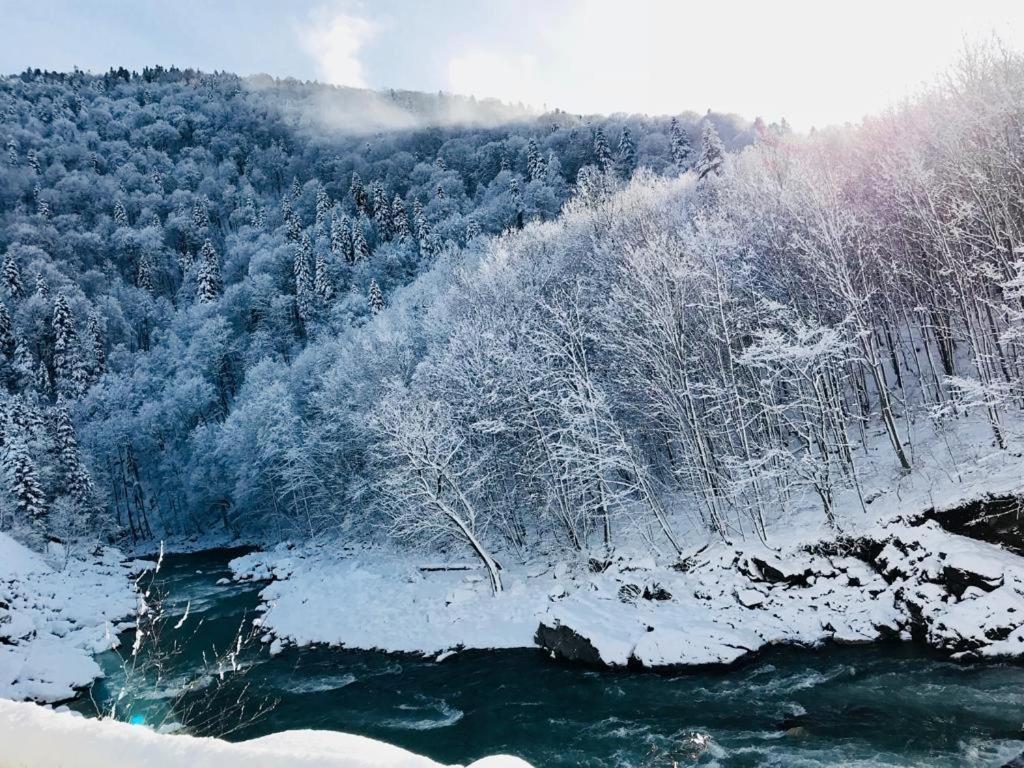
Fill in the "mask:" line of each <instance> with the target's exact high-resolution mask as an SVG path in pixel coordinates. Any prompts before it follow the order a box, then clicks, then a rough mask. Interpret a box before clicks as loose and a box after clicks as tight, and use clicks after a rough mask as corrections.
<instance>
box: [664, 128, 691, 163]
mask: <svg viewBox="0 0 1024 768" xmlns="http://www.w3.org/2000/svg"><path fill="white" fill-rule="evenodd" d="M669 142H670V143H671V147H672V162H674V163H675V164H676V167H677V168H679V170H681V171H684V170H686V169H687V167H688V166H689V163H690V155H691V153H692V152H693V148H692V146H691V145H690V134H689V133H688V132H687V130H686V129H685V128H683V127H682V126H681V125H679V120H677V119H676V118H674V117H673V118H672V120H671V122H670V123H669Z"/></svg>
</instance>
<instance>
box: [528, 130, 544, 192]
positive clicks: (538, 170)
mask: <svg viewBox="0 0 1024 768" xmlns="http://www.w3.org/2000/svg"><path fill="white" fill-rule="evenodd" d="M546 165H547V164H546V163H545V161H544V156H543V155H542V154H541V153H540V149H539V148H538V147H537V141H536V140H535V139H532V138H531V139H530V140H529V141H528V142H527V143H526V172H527V174H528V175H529V178H530V181H541V180H543V178H544V174H545V172H546V171H547V167H546Z"/></svg>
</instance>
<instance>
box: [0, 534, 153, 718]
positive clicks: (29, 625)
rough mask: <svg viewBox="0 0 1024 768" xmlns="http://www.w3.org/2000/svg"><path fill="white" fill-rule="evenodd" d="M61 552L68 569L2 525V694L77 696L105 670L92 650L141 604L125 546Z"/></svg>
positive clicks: (53, 698)
mask: <svg viewBox="0 0 1024 768" xmlns="http://www.w3.org/2000/svg"><path fill="white" fill-rule="evenodd" d="M54 554H55V555H59V554H60V553H54ZM53 559H55V560H56V559H58V558H57V557H54V558H53ZM59 560H60V566H61V567H60V569H58V568H57V567H55V566H54V565H51V564H50V563H49V562H47V560H46V559H45V558H44V557H42V556H41V555H39V554H37V553H35V552H32V551H30V550H28V549H26V548H25V547H23V546H22V545H21V544H19V543H17V542H16V541H14V540H13V539H12V538H11V537H10V536H8V535H6V534H3V533H0V698H10V699H34V700H36V701H60V700H62V699H68V698H70V697H71V696H73V695H74V689H75V688H79V687H82V686H85V685H88V684H89V683H90V682H92V680H93V679H95V678H96V677H98V676H100V674H101V672H100V668H99V666H98V665H97V664H96V662H95V661H94V660H93V658H92V655H93V654H94V653H97V652H99V651H102V650H106V649H108V648H110V645H111V642H112V640H111V635H112V634H113V633H115V632H116V631H117V629H118V627H116V626H113V627H112V626H111V625H113V624H115V623H116V622H118V621H120V620H121V619H123V618H124V617H126V616H129V615H131V614H132V613H133V612H134V610H135V605H136V603H135V593H134V591H133V589H132V583H131V579H130V571H131V566H130V565H129V564H125V563H124V557H123V556H122V555H121V553H120V552H118V551H117V550H114V549H104V550H102V551H101V552H98V553H96V554H95V555H93V556H90V557H89V558H88V559H80V558H77V557H71V558H68V559H67V560H66V564H65V562H64V558H63V557H60V558H59Z"/></svg>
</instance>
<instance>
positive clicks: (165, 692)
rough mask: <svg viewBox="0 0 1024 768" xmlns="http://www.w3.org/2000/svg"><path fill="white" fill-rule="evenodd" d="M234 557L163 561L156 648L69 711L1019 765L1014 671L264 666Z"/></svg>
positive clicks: (679, 761)
mask: <svg viewBox="0 0 1024 768" xmlns="http://www.w3.org/2000/svg"><path fill="white" fill-rule="evenodd" d="M235 554H237V553H235ZM231 556H232V553H229V552H209V553H200V554H191V555H171V556H167V557H166V558H165V560H164V563H163V567H162V568H161V570H160V572H159V574H157V575H156V576H155V578H154V579H153V585H152V586H153V597H154V600H153V602H154V603H156V602H157V600H156V599H155V598H156V597H157V595H158V594H161V595H162V599H161V600H160V601H159V602H160V603H161V604H162V606H163V608H162V611H163V616H164V618H163V619H162V620H161V621H160V622H158V623H157V626H160V627H162V629H161V631H160V633H159V637H158V638H157V639H156V640H153V639H152V638H149V637H147V638H144V639H143V642H142V643H141V644H140V650H139V653H138V655H137V656H136V657H135V662H134V664H132V663H128V664H127V665H126V664H125V661H124V659H128V660H129V662H131V660H132V657H131V646H132V643H133V633H128V634H127V635H126V637H125V638H124V641H125V642H124V644H123V647H122V650H121V653H120V655H119V654H117V653H113V652H111V653H105V654H102V655H101V656H100V657H98V658H99V661H100V663H101V666H103V668H104V670H105V671H106V674H107V677H106V678H105V679H103V680H100V681H98V682H97V683H96V684H95V685H94V686H93V688H92V690H91V691H89V692H86V693H83V695H82V696H80V697H79V698H78V699H77V700H76V701H75V702H74V703H73V708H75V709H77V710H78V711H81V712H84V713H86V714H90V715H92V714H95V713H96V711H97V709H101V710H103V711H105V712H109V711H110V710H111V706H112V704H113V703H115V701H116V711H117V716H118V717H120V718H123V719H126V720H134V721H135V722H145V723H147V724H149V725H152V726H154V727H158V728H164V729H171V728H174V727H181V726H184V728H185V730H187V731H189V732H192V733H197V734H202V735H222V736H224V737H225V738H228V739H232V740H239V739H246V738H252V737H256V736H262V735H265V734H267V733H272V732H276V731H281V730H286V729H294V728H323V729H333V730H341V731H348V732H351V733H358V734H362V735H366V736H371V737H373V738H377V739H381V740H383V741H387V742H390V743H393V744H397V745H399V746H402V747H406V748H408V749H411V750H413V751H415V752H419V753H422V754H425V755H428V756H430V757H432V758H435V759H437V760H440V761H442V762H447V763H466V762H469V761H471V760H473V759H476V758H478V757H481V756H484V755H488V754H496V753H509V754H514V755H518V756H520V757H523V758H524V759H526V760H529V761H531V762H532V763H533V764H534V765H535V766H537V768H560V767H562V766H594V767H603V766H608V767H609V768H611V767H612V766H614V767H615V768H621V767H625V766H636V767H639V766H644V767H647V766H650V767H651V768H654V767H655V766H658V767H661V766H664V767H665V768H672V766H673V765H679V766H689V765H701V766H711V765H718V766H729V767H736V768H740V767H745V766H786V767H787V768H788V767H789V766H793V767H799V766H840V765H841V766H911V765H912V766H929V767H930V768H931V767H939V766H951V767H952V766H958V767H959V766H1001V765H1003V764H1004V763H1005V762H1006V761H1007V760H1008V759H1010V758H1011V757H1012V756H1014V755H1017V754H1019V753H1020V752H1021V751H1024V731H1022V725H1024V667H1022V666H1020V665H1012V664H995V663H988V664H960V663H955V662H951V661H948V660H943V659H940V658H937V657H935V656H933V655H931V654H928V653H926V652H925V651H923V650H922V649H920V648H917V647H914V646H912V645H909V644H904V645H898V644H896V645H885V646H871V647H857V648H850V647H846V648H844V647H828V648H824V649H818V650H804V649H793V648H788V649H776V650H773V651H771V652H768V653H765V654H762V655H760V656H759V657H758V658H757V659H755V660H753V661H750V662H748V663H745V664H742V665H740V666H738V667H735V668H730V669H728V670H713V671H707V670H701V671H694V672H688V673H676V674H659V673H653V672H642V671H638V672H599V671H594V670H588V669H582V668H576V667H572V666H567V665H564V664H561V663H557V662H554V661H552V660H550V659H549V658H548V657H547V655H546V654H545V653H543V652H542V651H540V650H521V651H495V652H481V651H476V652H464V653H459V654H455V655H454V656H451V657H450V658H447V659H445V660H443V661H441V662H435V661H431V660H426V659H421V658H417V657H412V656H396V655H393V654H385V653H379V652H369V651H355V650H345V649H340V648H315V649H286V650H285V651H284V652H282V653H280V654H278V655H275V656H271V655H270V654H269V652H268V650H267V645H266V644H264V643H260V642H259V640H258V635H257V636H255V637H254V638H253V641H252V642H246V643H243V645H242V647H241V648H240V649H239V646H238V637H241V636H245V637H248V636H249V634H250V629H249V627H250V622H251V620H252V618H253V617H255V616H258V613H257V612H256V608H257V606H258V604H259V600H258V589H259V587H258V585H239V584H234V583H225V581H224V580H225V579H227V577H228V576H229V575H230V572H229V569H228V566H227V563H228V561H229V559H230V557H231ZM218 582H220V583H218ZM186 608H187V610H188V616H187V617H186V618H185V620H184V621H181V619H182V617H183V616H184V615H185V611H186ZM311 620H313V621H315V620H316V618H315V616H314V617H311ZM179 623H180V625H181V626H180V627H178V628H175V627H176V625H178V624H179ZM240 629H241V632H239V630H240ZM395 631H396V632H401V631H403V629H402V627H395ZM233 651H237V653H234V654H233V656H232V654H231V653H228V652H233ZM225 653H227V655H225ZM133 667H134V668H133ZM121 692H123V695H121ZM118 696H120V698H119V699H118V698H117V697H118Z"/></svg>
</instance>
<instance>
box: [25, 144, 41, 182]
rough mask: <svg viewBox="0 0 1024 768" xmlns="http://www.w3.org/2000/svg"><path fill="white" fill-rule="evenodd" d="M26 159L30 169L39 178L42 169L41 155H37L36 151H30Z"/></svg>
mask: <svg viewBox="0 0 1024 768" xmlns="http://www.w3.org/2000/svg"><path fill="white" fill-rule="evenodd" d="M25 159H26V160H28V167H29V168H31V169H32V173H34V174H35V175H36V176H38V175H39V174H40V172H41V169H40V166H39V155H37V154H36V151H35V150H34V149H30V150H29V151H28V153H27V154H26V156H25Z"/></svg>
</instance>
